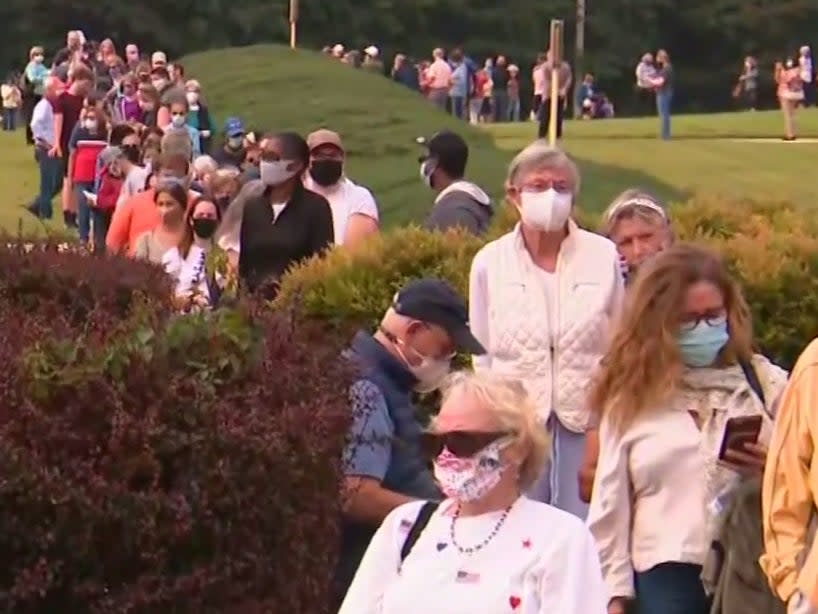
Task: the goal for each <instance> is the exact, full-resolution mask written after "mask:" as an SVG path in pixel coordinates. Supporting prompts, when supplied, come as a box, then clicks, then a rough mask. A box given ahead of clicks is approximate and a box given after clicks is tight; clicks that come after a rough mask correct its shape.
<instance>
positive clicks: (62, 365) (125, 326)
mask: <svg viewBox="0 0 818 614" xmlns="http://www.w3.org/2000/svg"><path fill="white" fill-rule="evenodd" d="M15 257H17V258H19V260H18V264H19V265H21V266H22V265H23V264H26V265H27V266H30V267H32V270H29V271H27V272H25V273H18V275H19V276H25V277H26V278H30V279H36V280H37V283H36V284H34V285H33V286H32V287H31V288H30V289H29V297H30V298H33V297H35V296H40V297H43V301H44V304H46V305H47V308H45V311H43V308H40V311H37V307H36V301H35V302H32V301H22V302H21V301H17V300H16V299H15V298H14V297H13V296H11V295H8V294H4V295H2V296H1V297H0V302H1V303H2V310H0V363H2V364H3V369H2V370H0V467H2V472H3V479H2V480H0V611H4V612H22V613H26V612H31V613H35V612H37V613H39V612H68V613H74V612H77V613H79V612H83V613H84V612H100V613H102V612H104V613H111V612H114V613H115V612H132V613H141V612H146V613H148V612H149V613H153V612H157V613H158V612H191V613H193V612H197V613H198V612H214V613H215V612H218V613H222V612H237V613H238V612H242V613H244V612H250V613H267V612H303V613H307V614H312V613H316V614H320V613H321V612H324V611H325V609H326V608H325V607H324V604H327V603H329V601H330V599H329V592H328V590H329V584H330V577H331V574H332V570H333V568H334V564H335V559H336V555H337V552H336V544H337V543H338V517H339V513H340V510H339V486H340V481H341V460H340V458H341V453H342V449H343V445H344V443H345V439H346V432H347V427H348V419H349V416H348V408H347V398H346V390H347V384H348V380H347V378H346V376H345V375H344V372H343V370H342V369H341V368H340V365H339V362H338V353H339V350H340V347H339V346H338V345H337V344H335V343H333V337H332V336H331V335H329V336H328V335H327V333H326V330H325V329H324V328H323V327H316V326H315V325H314V324H309V323H300V324H296V323H295V321H294V320H292V319H291V318H289V317H288V316H287V314H286V313H276V312H271V311H270V310H269V309H266V308H265V309H260V308H258V307H256V306H252V305H245V306H242V307H241V308H237V309H236V310H230V311H226V310H225V311H219V312H215V313H213V314H210V315H207V316H191V317H184V318H176V317H165V316H164V315H162V313H161V311H162V310H161V309H159V308H157V309H151V308H148V307H150V305H151V304H153V303H151V302H150V300H148V301H147V303H146V302H142V307H139V308H136V307H134V308H133V309H131V308H126V307H125V304H124V303H127V301H124V303H123V302H121V301H120V300H119V298H118V297H120V293H122V294H123V295H129V294H130V295H131V296H135V295H136V294H140V296H142V297H143V298H144V297H155V298H156V304H161V301H160V300H159V298H158V297H160V296H164V295H165V291H166V289H167V288H166V287H165V285H164V282H163V281H161V280H160V281H157V283H158V285H156V286H150V285H149V286H143V285H142V284H143V283H145V279H144V278H143V276H142V274H143V269H142V268H141V265H138V264H134V263H131V264H132V266H133V267H137V268H133V269H131V268H129V267H128V266H127V264H126V263H123V262H120V261H117V260H111V261H108V260H98V259H92V258H84V262H85V263H86V264H87V266H92V267H94V272H95V273H96V275H98V276H99V277H100V279H108V280H111V276H112V275H114V274H115V273H116V274H117V275H120V274H121V275H122V276H123V277H122V280H123V281H122V282H121V284H120V287H119V289H118V290H116V291H115V292H114V291H111V292H108V291H105V290H104V289H101V288H96V286H94V284H93V282H91V281H89V280H88V279H86V277H85V276H84V275H85V274H84V273H83V272H82V271H81V268H82V267H77V268H73V269H72V268H71V267H72V266H73V265H72V264H71V260H70V258H71V257H68V256H65V255H62V254H55V253H50V252H49V253H47V254H45V255H43V257H42V258H40V257H39V256H36V257H34V256H31V257H30V256H24V255H22V254H19V255H15V253H14V252H6V253H4V254H0V271H2V275H4V276H6V278H0V279H2V281H0V287H3V288H9V287H19V285H14V284H17V282H13V283H11V282H10V281H9V279H11V280H12V281H13V280H15V279H19V276H18V277H14V273H10V271H12V270H13V269H14V267H13V266H11V265H12V264H13V260H14V258H15ZM4 259H5V260H4ZM66 259H68V262H69V263H68V264H66ZM3 262H5V265H3V264H2V263H3ZM6 265H7V266H6ZM38 266H39V267H40V268H39V269H37V267H38ZM107 267H112V268H110V269H108V268H107ZM34 269H36V270H34ZM66 271H73V272H74V274H75V275H77V277H78V279H77V280H76V284H77V285H78V286H79V285H82V284H87V285H86V286H85V287H86V288H87V289H86V290H84V291H82V292H78V293H76V296H77V297H78V298H77V299H76V301H77V302H76V303H72V302H71V301H70V300H69V299H68V298H66V296H68V295H70V293H68V295H66V294H64V293H65V292H66V291H67V287H68V277H69V275H70V273H67V272H66ZM128 279H130V280H138V281H137V286H134V287H130V290H129V291H128V290H127V289H126V288H125V287H124V286H127V285H128V283H127V282H126V281H124V280H128ZM3 284H5V285H3ZM26 287H28V286H26ZM114 287H117V286H116V284H114ZM95 292H96V294H95ZM89 293H90V294H91V295H92V298H88V294H89ZM114 298H116V299H117V300H114ZM64 300H66V301H67V303H66V302H63V301H64ZM123 300H124V299H123ZM140 300H141V299H140ZM49 301H51V302H49ZM109 301H113V302H109ZM52 303H53V304H52ZM48 305H50V306H48ZM54 305H59V306H60V307H61V308H63V309H64V310H66V311H67V312H68V313H71V314H74V315H73V316H72V317H65V316H61V315H60V314H59V313H55V312H52V308H53V306H54ZM146 305H147V306H146ZM32 306H33V307H32ZM30 308H34V309H35V313H34V317H32V316H31V314H30V313H29V311H28V310H29V309H30ZM42 313H48V314H49V315H53V317H51V318H44V317H40V315H38V314H42ZM80 313H82V314H84V315H85V316H86V317H87V318H89V319H91V320H94V321H95V322H96V324H95V326H94V327H87V326H80V325H78V322H77V317H78V314H80ZM157 314H159V315H157ZM97 326H98V327H100V328H101V329H102V330H104V331H106V332H105V334H102V333H100V332H99V330H97V328H96V327H97Z"/></svg>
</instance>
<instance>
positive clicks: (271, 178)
mask: <svg viewBox="0 0 818 614" xmlns="http://www.w3.org/2000/svg"><path fill="white" fill-rule="evenodd" d="M291 164H293V161H292V160H278V161H276V162H265V161H264V160H262V161H261V162H260V163H259V166H258V169H259V173H260V175H261V181H262V183H263V184H264V185H269V186H276V185H281V184H282V183H284V182H285V181H287V180H288V179H291V178H292V177H293V176H295V174H296V172H297V171H291V170H287V167H288V166H290V165H291Z"/></svg>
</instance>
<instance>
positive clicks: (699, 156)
mask: <svg viewBox="0 0 818 614" xmlns="http://www.w3.org/2000/svg"><path fill="white" fill-rule="evenodd" d="M184 64H185V66H186V68H187V70H188V74H189V75H191V76H195V77H196V78H198V79H199V80H200V81H201V82H202V84H203V87H204V91H205V94H206V96H207V99H208V101H209V103H210V105H211V108H212V109H213V110H214V111H215V114H216V116H217V118H218V119H219V121H220V122H221V121H223V120H224V118H225V117H226V116H227V115H233V114H235V115H239V116H240V117H242V118H243V119H244V120H245V121H246V123H247V124H248V125H249V126H251V127H253V128H257V129H266V130H297V131H299V132H302V133H305V134H306V133H307V132H309V131H311V130H314V129H316V128H318V127H329V128H332V129H335V130H337V131H339V132H340V133H341V135H342V137H343V138H344V140H345V143H346V146H347V149H348V153H349V174H350V176H351V177H352V178H353V179H355V180H357V181H359V182H361V183H364V184H366V185H368V186H369V187H370V188H371V189H372V190H373V191H374V193H375V195H376V197H377V198H378V201H379V203H380V206H381V212H382V216H383V219H384V222H385V223H386V224H387V225H395V224H401V223H405V222H407V221H410V220H419V219H422V217H423V215H424V214H425V212H426V211H428V209H429V207H430V206H431V203H432V200H433V194H432V193H431V192H430V191H429V190H428V189H427V188H426V187H425V186H424V185H423V184H422V182H421V180H420V177H419V173H418V160H417V158H418V156H419V154H420V152H421V149H420V148H419V147H418V146H417V145H416V144H415V142H414V141H415V138H416V137H418V136H421V135H426V136H430V135H431V134H432V133H434V132H435V131H437V130H440V129H441V128H444V127H445V128H455V129H457V130H460V131H461V132H462V133H463V134H464V136H465V137H466V139H467V140H468V141H469V143H470V145H471V148H472V155H471V161H470V171H469V175H470V177H471V178H472V179H474V180H475V181H477V182H478V183H480V184H481V185H482V186H484V187H485V188H486V189H487V190H488V191H489V192H491V193H492V194H494V195H495V196H496V197H500V195H501V194H502V184H503V179H504V177H505V168H506V166H507V164H508V161H509V160H510V158H511V157H512V156H513V154H514V153H515V152H517V151H519V150H520V149H521V148H522V147H524V146H525V145H526V144H528V143H529V142H530V141H531V140H533V139H534V138H535V136H536V126H535V125H534V124H533V123H528V122H526V123H521V124H513V125H512V124H504V125H497V126H488V127H486V128H485V129H475V128H473V127H471V126H468V125H465V124H462V123H460V122H457V121H455V120H453V119H452V118H451V117H449V116H447V115H445V114H444V113H442V112H439V111H437V110H435V109H433V108H431V107H430V105H429V104H427V103H426V101H424V100H422V99H421V98H420V97H419V96H417V95H415V94H412V93H411V92H408V91H407V90H406V89H405V88H403V87H401V86H399V85H396V84H394V83H391V82H390V81H389V80H387V79H383V78H379V77H377V76H373V75H369V74H366V73H364V72H362V71H356V70H353V69H351V68H349V67H347V66H345V65H342V64H340V63H337V62H333V61H330V60H328V59H326V58H325V57H323V56H320V55H319V54H316V53H313V52H309V51H295V52H293V51H290V50H289V49H286V48H283V47H280V46H273V45H264V46H255V47H246V48H240V49H229V50H219V51H210V52H205V53H201V54H195V55H192V56H189V57H188V58H185V61H184ZM799 124H800V129H801V133H802V134H803V135H804V136H815V137H818V109H810V110H807V111H803V112H801V114H800V116H799ZM657 129H658V125H657V120H656V118H646V119H621V120H620V119H617V120H606V121H585V122H582V121H580V122H568V123H567V124H566V130H565V131H566V140H565V143H564V146H565V147H566V149H567V150H568V151H569V152H570V153H571V154H572V155H573V156H575V157H576V158H577V160H578V161H579V164H580V166H581V169H582V174H583V189H582V198H581V205H582V206H583V207H587V208H589V209H592V210H600V209H602V208H604V207H605V206H606V204H607V203H608V202H609V201H610V200H611V199H612V198H613V197H614V196H615V195H616V194H617V193H618V192H619V191H621V190H623V189H625V188H627V187H632V186H642V187H646V188H648V189H652V190H655V191H656V192H657V193H658V194H659V195H661V196H663V197H665V198H667V199H670V200H681V199H684V198H685V197H687V196H689V195H690V194H691V193H693V192H696V191H708V192H716V193H719V194H723V195H725V196H730V195H741V196H745V197H746V196H749V197H753V198H757V199H763V198H767V197H769V198H774V199H776V200H779V201H780V200H792V201H793V202H796V203H798V204H802V205H805V206H813V204H814V203H816V202H818V183H816V181H814V178H815V176H816V167H817V166H818V164H817V163H816V161H817V160H818V155H817V154H818V143H808V142H796V143H783V142H780V141H778V140H777V137H779V136H780V134H781V131H782V120H781V117H780V114H779V113H777V112H763V113H761V112H759V113H731V114H719V115H699V116H686V117H678V118H675V119H674V134H675V137H676V138H675V140H673V141H671V142H661V141H659V140H657V139H656V132H657ZM751 137H759V140H755V141H753V140H743V139H749V138H751ZM764 138H767V139H768V140H763V139H764ZM0 185H2V186H3V188H4V196H3V202H2V204H0V228H2V229H5V230H6V231H9V232H16V231H17V228H18V224H19V223H20V220H22V223H23V225H24V231H25V232H35V231H38V230H41V229H42V226H41V225H40V224H39V223H38V222H37V221H36V220H34V219H33V218H32V217H31V216H30V215H28V214H27V213H26V212H24V211H23V209H22V207H21V205H22V204H24V203H26V202H29V201H30V199H31V197H32V196H33V194H34V192H35V191H36V186H37V173H36V167H35V164H34V161H33V160H32V156H31V151H30V149H28V148H27V147H25V145H24V141H23V134H22V131H18V132H17V133H15V134H8V133H0ZM58 209H59V207H58V206H57V207H56V210H58ZM49 227H50V228H53V229H57V228H58V227H59V225H58V224H57V223H53V224H52V225H50V226H49Z"/></svg>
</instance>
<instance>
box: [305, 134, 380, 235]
mask: <svg viewBox="0 0 818 614" xmlns="http://www.w3.org/2000/svg"><path fill="white" fill-rule="evenodd" d="M307 145H309V148H310V168H309V170H308V171H307V173H306V174H305V175H304V187H306V188H307V189H308V190H312V191H313V192H316V193H318V194H320V195H321V196H323V197H324V198H326V199H327V201H329V205H330V207H331V208H332V221H333V228H334V230H333V234H334V235H335V244H336V245H346V246H348V247H354V246H355V245H358V244H360V242H361V241H363V240H365V239H366V238H367V237H369V236H371V235H373V234H376V233H377V232H378V205H377V203H376V202H375V199H374V198H373V196H372V193H371V192H370V191H369V190H367V189H366V188H365V187H363V186H360V185H358V184H356V183H353V182H352V181H350V180H349V179H348V178H347V177H346V176H345V175H344V161H345V160H344V159H345V152H344V146H343V144H342V143H341V137H340V136H339V135H338V134H337V133H335V132H332V131H331V130H323V129H322V130H316V131H315V132H313V133H312V134H310V135H309V136H308V137H307Z"/></svg>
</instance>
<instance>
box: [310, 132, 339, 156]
mask: <svg viewBox="0 0 818 614" xmlns="http://www.w3.org/2000/svg"><path fill="white" fill-rule="evenodd" d="M324 145H332V146H333V147H337V148H338V149H340V150H341V151H344V145H343V144H342V143H341V137H340V136H339V135H338V133H337V132H333V131H332V130H326V129H325V128H322V129H321V130H316V131H315V132H313V133H312V134H310V135H309V136H308V137H307V147H309V148H310V151H313V150H315V149H318V148H319V147H323V146H324Z"/></svg>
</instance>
